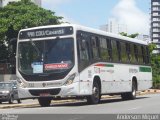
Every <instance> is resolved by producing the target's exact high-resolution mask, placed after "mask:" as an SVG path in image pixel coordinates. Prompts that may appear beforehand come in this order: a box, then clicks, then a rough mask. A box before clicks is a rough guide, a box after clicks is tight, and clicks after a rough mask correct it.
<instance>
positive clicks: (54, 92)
mask: <svg viewBox="0 0 160 120" xmlns="http://www.w3.org/2000/svg"><path fill="white" fill-rule="evenodd" d="M60 90H61V89H60V88H56V89H43V90H29V92H30V93H31V95H33V96H39V95H40V94H43V93H48V94H50V95H57V94H59V92H60Z"/></svg>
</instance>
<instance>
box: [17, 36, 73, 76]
mask: <svg viewBox="0 0 160 120" xmlns="http://www.w3.org/2000/svg"><path fill="white" fill-rule="evenodd" d="M73 48H74V46H73V39H72V38H65V39H53V40H44V41H42V40H41V41H34V45H33V44H31V42H30V41H27V42H20V43H19V54H18V58H19V61H18V62H19V64H18V65H19V71H20V72H22V73H23V74H43V73H53V72H63V71H66V70H68V69H71V68H72V67H73V65H74V51H73V50H74V49H73Z"/></svg>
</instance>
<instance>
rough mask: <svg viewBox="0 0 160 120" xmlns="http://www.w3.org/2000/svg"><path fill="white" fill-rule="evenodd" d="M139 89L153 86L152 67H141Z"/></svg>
mask: <svg viewBox="0 0 160 120" xmlns="http://www.w3.org/2000/svg"><path fill="white" fill-rule="evenodd" d="M139 76H140V80H138V90H146V89H149V88H151V87H152V71H151V68H150V67H141V66H140V67H139Z"/></svg>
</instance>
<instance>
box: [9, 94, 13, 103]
mask: <svg viewBox="0 0 160 120" xmlns="http://www.w3.org/2000/svg"><path fill="white" fill-rule="evenodd" d="M8 102H9V104H13V96H12V95H11V96H10V98H9V100H8Z"/></svg>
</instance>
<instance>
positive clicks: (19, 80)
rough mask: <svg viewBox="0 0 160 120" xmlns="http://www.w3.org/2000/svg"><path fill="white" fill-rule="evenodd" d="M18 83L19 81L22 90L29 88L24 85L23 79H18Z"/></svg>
mask: <svg viewBox="0 0 160 120" xmlns="http://www.w3.org/2000/svg"><path fill="white" fill-rule="evenodd" d="M17 81H18V86H19V87H22V88H26V87H27V86H26V85H25V83H23V81H22V79H21V78H17Z"/></svg>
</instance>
